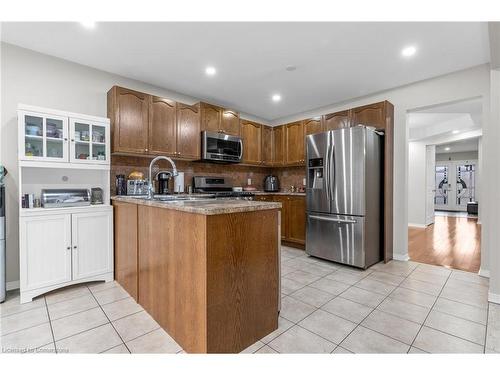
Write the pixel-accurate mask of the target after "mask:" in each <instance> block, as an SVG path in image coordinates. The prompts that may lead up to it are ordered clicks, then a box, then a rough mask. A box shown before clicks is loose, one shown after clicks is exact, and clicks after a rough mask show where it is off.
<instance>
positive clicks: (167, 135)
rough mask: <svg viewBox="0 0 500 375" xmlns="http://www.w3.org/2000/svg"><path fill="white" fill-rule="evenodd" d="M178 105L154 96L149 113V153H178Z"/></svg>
mask: <svg viewBox="0 0 500 375" xmlns="http://www.w3.org/2000/svg"><path fill="white" fill-rule="evenodd" d="M176 129H177V124H176V103H175V102H174V101H173V100H170V99H165V98H160V97H157V96H153V97H152V98H151V105H150V111H149V152H152V153H154V154H161V155H175V154H176V152H177V144H176V143H177V142H176V139H177V131H176Z"/></svg>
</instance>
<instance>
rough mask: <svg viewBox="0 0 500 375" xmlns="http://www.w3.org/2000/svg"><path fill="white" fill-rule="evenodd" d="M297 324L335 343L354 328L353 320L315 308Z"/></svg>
mask: <svg viewBox="0 0 500 375" xmlns="http://www.w3.org/2000/svg"><path fill="white" fill-rule="evenodd" d="M298 324H299V325H300V326H301V327H303V328H305V329H307V330H309V331H311V332H313V333H316V334H317V335H319V336H321V337H323V338H325V339H327V340H329V341H332V342H334V343H336V344H339V343H340V342H341V341H342V340H343V339H344V338H346V336H347V335H348V334H349V333H351V332H352V330H353V329H354V328H356V324H354V323H353V322H350V321H348V320H346V319H343V318H341V317H339V316H336V315H333V314H330V313H327V312H325V311H323V310H316V311H315V312H313V313H312V314H311V315H309V316H308V317H307V318H305V319H304V320H302V321H301V322H299V323H298Z"/></svg>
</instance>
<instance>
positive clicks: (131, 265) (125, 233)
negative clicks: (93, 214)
mask: <svg viewBox="0 0 500 375" xmlns="http://www.w3.org/2000/svg"><path fill="white" fill-rule="evenodd" d="M113 207H114V268H115V280H116V281H117V282H118V283H119V284H120V285H121V286H122V287H123V289H125V290H126V291H127V292H128V294H130V296H132V297H133V298H134V299H135V300H136V301H138V293H137V292H138V273H137V205H136V204H130V203H123V202H117V201H113Z"/></svg>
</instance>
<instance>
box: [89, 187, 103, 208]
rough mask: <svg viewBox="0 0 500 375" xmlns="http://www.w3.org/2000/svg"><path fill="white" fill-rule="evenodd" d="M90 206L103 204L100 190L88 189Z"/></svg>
mask: <svg viewBox="0 0 500 375" xmlns="http://www.w3.org/2000/svg"><path fill="white" fill-rule="evenodd" d="M90 204H104V194H103V191H102V189H101V188H98V187H97V188H91V189H90Z"/></svg>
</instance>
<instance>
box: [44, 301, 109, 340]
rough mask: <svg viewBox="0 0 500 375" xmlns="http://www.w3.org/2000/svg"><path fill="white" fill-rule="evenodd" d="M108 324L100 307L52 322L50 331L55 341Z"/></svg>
mask: <svg viewBox="0 0 500 375" xmlns="http://www.w3.org/2000/svg"><path fill="white" fill-rule="evenodd" d="M106 323H108V318H106V315H104V313H103V312H102V310H101V308H100V307H95V308H93V309H90V310H87V311H83V312H81V313H77V314H73V315H69V316H66V317H64V318H61V319H56V320H52V330H53V331H54V338H55V340H56V341H59V340H62V339H64V338H66V337H69V336H73V335H76V334H77V333H80V332H83V331H87V330H89V329H92V328H95V327H98V326H101V325H103V324H106Z"/></svg>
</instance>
